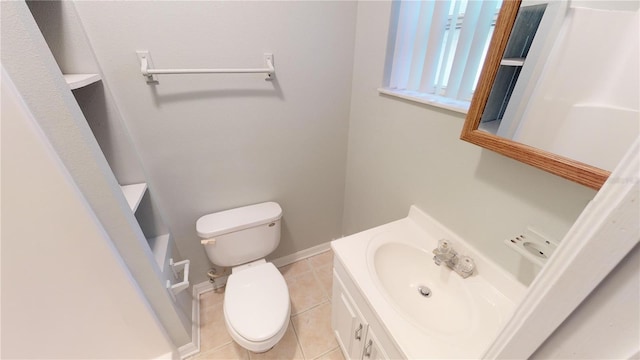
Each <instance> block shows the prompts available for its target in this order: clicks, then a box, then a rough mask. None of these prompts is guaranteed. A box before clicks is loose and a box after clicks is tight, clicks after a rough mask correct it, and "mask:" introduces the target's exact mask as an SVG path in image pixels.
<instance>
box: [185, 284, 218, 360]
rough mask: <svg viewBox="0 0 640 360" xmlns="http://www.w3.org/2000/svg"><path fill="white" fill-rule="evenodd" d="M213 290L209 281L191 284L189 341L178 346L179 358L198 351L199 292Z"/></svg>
mask: <svg viewBox="0 0 640 360" xmlns="http://www.w3.org/2000/svg"><path fill="white" fill-rule="evenodd" d="M210 290H213V286H212V285H211V284H209V282H203V283H200V284H196V285H193V292H192V298H193V299H192V303H191V324H192V325H191V342H190V343H188V344H185V345H182V346H181V347H180V348H178V352H179V353H180V358H181V359H186V358H187V357H189V356H192V355H195V354H197V353H199V352H200V294H202V293H205V292H207V291H210Z"/></svg>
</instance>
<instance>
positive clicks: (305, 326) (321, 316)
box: [291, 302, 338, 359]
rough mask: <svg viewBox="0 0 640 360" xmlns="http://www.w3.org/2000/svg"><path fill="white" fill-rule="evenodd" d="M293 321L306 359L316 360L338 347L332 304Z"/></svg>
mask: <svg viewBox="0 0 640 360" xmlns="http://www.w3.org/2000/svg"><path fill="white" fill-rule="evenodd" d="M291 319H292V322H293V327H294V329H295V331H296V334H297V335H298V341H300V347H301V348H302V352H303V353H304V356H305V358H306V359H314V358H315V357H317V356H319V355H322V354H324V353H325V352H327V351H329V350H331V349H333V348H335V347H337V346H338V343H337V342H336V339H335V337H334V335H333V330H332V329H331V304H330V303H328V302H327V303H324V304H322V305H320V306H318V307H315V308H313V309H311V310H309V311H306V312H304V313H302V314H300V315H297V316H294V317H292V318H291Z"/></svg>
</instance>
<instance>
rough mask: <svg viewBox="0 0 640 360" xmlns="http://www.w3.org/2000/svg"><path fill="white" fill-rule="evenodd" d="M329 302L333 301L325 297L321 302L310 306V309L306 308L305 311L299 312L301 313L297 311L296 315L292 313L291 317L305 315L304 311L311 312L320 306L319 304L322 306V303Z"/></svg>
mask: <svg viewBox="0 0 640 360" xmlns="http://www.w3.org/2000/svg"><path fill="white" fill-rule="evenodd" d="M329 303H331V301H330V300H327V299H323V300H322V301H321V302H319V303H317V304H315V305H313V306H311V307H310V308H308V309H304V310H303V311H301V312H299V313H296V314H294V315H291V316H290V317H289V318H293V317H296V316H300V315H303V314H304V313H307V312H309V311H311V310H313V309H315V308H317V307H319V306H321V305H324V304H329Z"/></svg>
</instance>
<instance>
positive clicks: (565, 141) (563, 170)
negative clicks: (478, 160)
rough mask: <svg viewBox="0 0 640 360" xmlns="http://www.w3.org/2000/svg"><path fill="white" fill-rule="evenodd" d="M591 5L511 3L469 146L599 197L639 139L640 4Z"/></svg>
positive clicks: (467, 129)
mask: <svg viewBox="0 0 640 360" xmlns="http://www.w3.org/2000/svg"><path fill="white" fill-rule="evenodd" d="M587 3H588V2H586V3H585V4H587ZM607 3H608V4H607ZM594 4H595V2H594ZM610 4H613V5H610ZM587 6H588V7H586V8H585V7H580V4H578V2H577V1H574V2H572V5H571V7H569V4H568V2H567V1H547V2H546V3H544V2H541V1H524V2H521V1H520V0H514V1H507V0H506V1H504V3H503V5H502V8H501V9H500V13H499V15H498V19H497V21H496V25H495V30H494V35H493V38H492V40H491V44H490V46H489V50H488V53H487V57H486V60H485V63H484V67H483V70H482V73H481V75H480V79H479V81H478V86H477V88H476V90H475V93H474V96H473V99H472V101H471V106H470V108H469V112H468V114H467V118H466V121H465V124H464V127H463V130H462V134H461V137H460V138H461V139H462V140H465V141H468V142H471V143H473V144H476V145H479V146H481V147H484V148H487V149H490V150H493V151H495V152H498V153H500V154H503V155H506V156H509V157H511V158H514V159H516V160H519V161H521V162H524V163H527V164H529V165H533V166H535V167H537V168H540V169H542V170H545V171H548V172H550V173H553V174H556V175H559V176H562V177H564V178H566V179H569V180H572V181H575V182H577V183H580V184H583V185H586V186H588V187H591V188H593V189H599V188H600V187H601V186H602V184H603V183H604V182H605V181H606V179H607V178H608V176H609V174H610V171H611V170H613V168H614V167H615V165H616V164H617V162H618V161H619V160H620V159H621V158H622V156H623V155H624V153H625V152H626V150H627V149H628V148H629V146H630V145H631V143H632V142H633V141H634V140H635V138H636V137H637V136H638V134H639V133H640V124H639V121H638V118H639V117H638V108H639V107H638V102H640V100H638V99H639V97H640V95H639V91H638V87H639V84H638V80H637V79H638V67H639V66H638V31H637V29H638V10H637V9H638V4H637V2H598V4H596V7H597V6H600V7H601V8H599V9H594V8H593V7H594V6H591V5H590V4H587ZM611 6H613V8H610V7H611Z"/></svg>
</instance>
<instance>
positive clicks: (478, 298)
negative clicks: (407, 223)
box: [367, 232, 508, 340]
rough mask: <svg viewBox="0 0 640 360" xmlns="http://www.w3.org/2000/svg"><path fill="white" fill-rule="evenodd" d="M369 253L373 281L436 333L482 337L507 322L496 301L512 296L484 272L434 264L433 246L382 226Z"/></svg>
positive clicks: (405, 313)
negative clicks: (464, 275) (400, 236)
mask: <svg viewBox="0 0 640 360" xmlns="http://www.w3.org/2000/svg"><path fill="white" fill-rule="evenodd" d="M367 256H368V259H367V260H368V261H367V262H368V266H369V268H370V272H371V273H372V274H374V276H373V278H374V283H375V284H376V285H377V287H378V289H379V290H380V292H381V293H382V295H383V296H384V297H385V298H386V300H387V301H388V302H389V303H390V304H391V305H392V307H393V308H394V309H395V310H396V311H397V312H398V313H399V314H400V315H401V316H403V317H404V318H405V319H406V320H407V321H409V322H411V323H413V324H414V325H416V326H417V327H419V328H420V329H422V330H424V331H426V332H428V333H429V334H431V335H433V336H437V337H439V338H448V339H458V340H459V339H466V338H469V337H475V338H478V337H483V333H485V334H486V333H493V332H494V331H497V330H498V329H499V327H500V325H501V324H502V323H503V320H504V319H503V317H502V316H501V311H499V310H500V309H499V308H498V306H499V305H500V304H501V303H504V302H505V301H508V300H507V299H505V298H504V295H502V294H501V293H500V292H498V291H496V290H495V289H494V288H493V286H491V285H490V284H489V283H488V282H486V281H485V280H484V279H483V278H481V277H480V276H476V275H472V276H471V277H469V278H467V279H463V278H462V277H461V276H460V275H458V274H456V273H455V272H454V271H452V270H451V269H449V268H448V267H447V266H446V265H444V264H443V265H442V266H437V265H435V263H434V262H433V255H432V254H431V251H430V250H426V249H422V248H420V247H417V246H416V245H415V244H412V243H410V242H402V241H401V240H398V239H396V238H395V234H394V233H392V232H383V233H380V234H377V235H376V236H374V237H373V238H372V239H371V242H370V243H369V246H368V251H367ZM425 295H426V296H425ZM479 324H482V326H479Z"/></svg>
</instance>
